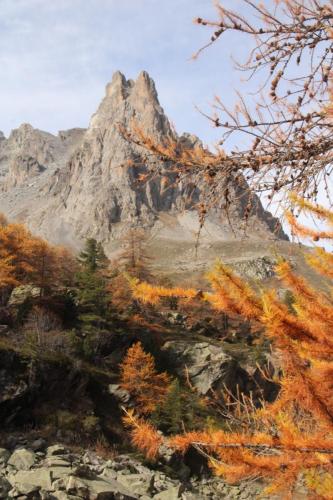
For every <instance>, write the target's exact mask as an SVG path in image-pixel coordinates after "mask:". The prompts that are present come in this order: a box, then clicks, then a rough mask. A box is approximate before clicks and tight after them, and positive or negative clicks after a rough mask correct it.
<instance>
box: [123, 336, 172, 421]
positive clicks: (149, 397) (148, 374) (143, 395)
mask: <svg viewBox="0 0 333 500" xmlns="http://www.w3.org/2000/svg"><path fill="white" fill-rule="evenodd" d="M120 380H121V382H120V383H121V386H122V387H123V389H125V390H127V391H128V392H129V393H130V394H131V396H132V397H133V398H134V400H135V402H136V409H137V411H138V412H139V413H141V414H151V413H152V412H153V411H154V410H155V409H156V407H157V406H158V405H161V404H163V403H164V402H165V400H166V397H167V395H168V392H169V387H170V378H169V376H168V374H167V373H157V371H156V368H155V361H154V358H153V356H152V355H151V354H149V353H146V352H145V351H144V350H143V348H142V345H141V343H140V342H137V343H136V344H133V346H132V347H130V348H129V349H128V351H127V354H126V356H125V358H124V360H123V362H122V364H121V366H120Z"/></svg>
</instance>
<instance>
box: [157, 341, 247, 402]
mask: <svg viewBox="0 0 333 500" xmlns="http://www.w3.org/2000/svg"><path fill="white" fill-rule="evenodd" d="M162 351H163V352H164V353H165V354H166V356H167V357H168V359H169V361H170V363H171V364H172V366H175V369H176V372H177V375H179V376H183V377H184V376H188V377H189V379H190V382H191V384H192V385H193V386H194V387H195V388H196V389H197V390H198V392H199V393H200V394H203V395H205V394H207V393H208V392H209V391H210V390H216V389H222V388H223V387H224V385H226V386H227V387H229V388H231V389H232V388H233V387H235V386H236V385H237V384H238V383H239V379H240V378H241V377H244V378H246V376H247V374H246V372H245V371H244V370H242V369H241V368H240V366H239V365H238V363H237V361H235V360H234V359H233V358H232V357H231V356H229V354H227V353H226V352H225V351H224V349H223V347H221V346H218V345H215V344H212V343H209V342H189V341H182V340H174V341H168V342H166V343H165V344H164V346H163V347H162ZM243 372H244V373H243Z"/></svg>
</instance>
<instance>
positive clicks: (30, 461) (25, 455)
mask: <svg viewBox="0 0 333 500" xmlns="http://www.w3.org/2000/svg"><path fill="white" fill-rule="evenodd" d="M35 462H36V455H35V453H34V452H33V451H31V450H27V449H25V448H21V449H18V450H15V451H14V453H13V454H12V455H11V457H10V459H9V460H8V464H9V465H12V466H13V467H15V469H17V470H23V471H27V470H29V469H31V467H32V466H33V465H34V463H35Z"/></svg>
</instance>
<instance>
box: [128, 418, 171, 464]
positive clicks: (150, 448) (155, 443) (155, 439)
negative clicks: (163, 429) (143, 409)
mask: <svg viewBox="0 0 333 500" xmlns="http://www.w3.org/2000/svg"><path fill="white" fill-rule="evenodd" d="M124 411H125V417H124V418H123V422H124V424H125V425H126V426H128V427H129V428H130V434H131V441H132V443H133V445H134V446H135V447H136V448H138V449H139V450H140V451H142V452H143V453H144V454H145V456H146V457H147V458H148V459H150V460H154V459H155V458H156V457H157V455H158V451H159V447H160V446H161V444H162V442H163V441H162V437H161V434H160V433H158V431H157V430H156V429H155V427H154V426H153V425H151V424H150V423H148V422H145V421H144V420H143V419H140V418H138V417H136V416H135V415H134V412H133V410H124Z"/></svg>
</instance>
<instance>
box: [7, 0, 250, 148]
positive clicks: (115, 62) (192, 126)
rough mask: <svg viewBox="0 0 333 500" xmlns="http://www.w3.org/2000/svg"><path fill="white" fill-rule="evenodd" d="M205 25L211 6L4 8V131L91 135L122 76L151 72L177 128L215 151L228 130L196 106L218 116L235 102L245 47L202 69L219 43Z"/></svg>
mask: <svg viewBox="0 0 333 500" xmlns="http://www.w3.org/2000/svg"><path fill="white" fill-rule="evenodd" d="M224 3H225V4H226V5H229V6H231V5H232V6H233V7H236V6H237V4H239V3H241V2H240V1H239V0H228V1H225V2H224ZM198 16H201V17H209V18H212V17H214V16H215V10H214V7H213V2H212V1H211V0H53V1H50V0H0V67H1V78H0V117H1V119H0V130H3V131H4V132H5V134H6V135H8V134H9V132H10V130H11V129H13V128H16V127H18V126H19V125H20V124H21V123H23V122H28V123H31V124H32V125H33V126H35V127H37V128H40V129H43V130H47V131H50V132H57V131H58V130H62V129H66V128H71V127H75V126H81V127H85V126H87V124H88V121H89V118H90V116H91V114H92V113H93V112H94V111H95V110H96V108H97V106H98V103H99V102H100V100H101V98H102V97H103V95H104V88H105V85H106V83H107V82H108V81H110V80H111V77H112V74H113V72H114V71H116V70H120V71H122V72H123V73H124V74H125V75H126V77H128V78H135V77H136V76H137V74H138V73H139V72H140V71H141V70H143V69H145V70H146V71H148V72H149V73H150V75H151V76H152V77H153V78H154V79H155V82H156V86H157V90H158V93H159V97H160V101H161V104H162V106H163V107H164V109H165V111H166V113H167V114H168V116H169V118H170V119H171V121H172V122H173V124H174V125H175V127H176V129H177V130H178V131H179V132H184V131H187V132H191V133H195V134H197V135H199V136H200V137H201V138H202V139H203V140H204V141H205V142H206V143H213V142H215V141H216V140H217V139H218V136H219V131H217V130H216V129H214V128H213V127H212V126H211V124H210V123H209V122H208V121H207V120H206V119H205V118H204V117H202V116H201V115H200V113H198V111H197V110H196V109H195V106H196V105H197V106H199V107H201V108H202V109H203V110H206V111H208V110H209V109H210V104H211V103H212V101H213V97H214V95H215V94H219V95H220V96H222V97H223V98H224V99H226V100H228V101H230V102H232V101H233V100H234V90H233V88H235V87H239V79H240V74H239V73H236V72H235V71H233V70H232V64H231V60H230V52H231V50H230V49H231V47H232V49H233V52H235V51H236V53H237V52H238V53H239V54H240V53H241V52H242V49H243V48H244V45H243V46H242V43H239V42H238V41H236V40H234V39H232V38H230V39H229V40H227V43H225V42H224V43H223V45H222V44H221V43H219V44H217V45H216V46H213V47H212V48H210V49H209V50H207V51H206V52H204V53H203V55H202V56H201V57H200V58H199V59H198V60H196V61H192V60H191V55H192V54H193V53H194V52H195V51H196V50H197V49H198V48H200V47H201V46H202V45H203V44H204V43H206V42H207V40H209V37H210V31H209V30H207V29H205V28H202V27H200V26H197V25H194V24H193V19H194V18H195V17H198Z"/></svg>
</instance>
